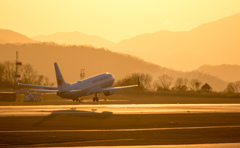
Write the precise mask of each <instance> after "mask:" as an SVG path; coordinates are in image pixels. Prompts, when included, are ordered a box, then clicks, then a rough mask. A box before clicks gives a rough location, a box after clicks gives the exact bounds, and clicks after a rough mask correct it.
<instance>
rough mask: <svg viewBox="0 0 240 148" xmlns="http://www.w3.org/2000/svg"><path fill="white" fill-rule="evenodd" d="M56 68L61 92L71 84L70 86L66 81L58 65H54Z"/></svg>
mask: <svg viewBox="0 0 240 148" xmlns="http://www.w3.org/2000/svg"><path fill="white" fill-rule="evenodd" d="M54 67H55V72H56V79H57V85H58V89H59V90H64V88H66V87H67V86H68V85H70V84H68V83H66V82H65V81H64V79H63V76H62V73H61V71H60V69H59V67H58V64H57V63H54Z"/></svg>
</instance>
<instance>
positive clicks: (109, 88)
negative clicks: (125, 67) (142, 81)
mask: <svg viewBox="0 0 240 148" xmlns="http://www.w3.org/2000/svg"><path fill="white" fill-rule="evenodd" d="M137 86H139V85H129V86H120V87H106V88H103V89H101V91H111V90H118V89H124V88H131V87H137Z"/></svg>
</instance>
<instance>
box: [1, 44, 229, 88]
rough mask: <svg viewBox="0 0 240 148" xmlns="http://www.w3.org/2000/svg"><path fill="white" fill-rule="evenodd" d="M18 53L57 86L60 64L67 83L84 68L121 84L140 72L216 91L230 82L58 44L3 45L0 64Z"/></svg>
mask: <svg viewBox="0 0 240 148" xmlns="http://www.w3.org/2000/svg"><path fill="white" fill-rule="evenodd" d="M16 51H18V52H19V57H20V61H22V62H23V64H24V63H30V64H31V65H33V67H34V68H35V69H37V70H38V71H39V73H40V74H43V75H45V76H47V77H49V78H50V81H52V82H56V78H55V71H54V66H53V63H54V62H58V65H59V67H60V69H61V71H62V74H63V76H64V77H65V81H67V82H69V83H73V82H75V81H77V80H79V78H80V70H81V69H82V68H84V69H86V77H90V76H94V75H96V74H99V73H104V72H109V73H112V74H113V75H114V76H115V78H116V80H118V79H121V78H124V77H125V76H128V75H131V74H132V73H136V72H140V73H148V74H150V75H151V76H153V79H154V80H156V79H157V77H159V76H161V75H163V74H166V75H169V76H171V77H173V78H174V79H176V78H178V77H184V78H188V79H189V80H191V79H199V80H200V81H202V83H209V84H210V85H211V86H212V87H213V89H214V90H216V91H219V90H223V89H224V88H225V87H226V85H227V82H225V81H223V80H221V79H219V78H217V77H215V76H212V75H209V74H204V73H202V72H198V71H192V72H180V71H176V70H173V69H168V68H164V67H161V66H158V65H156V64H152V63H149V62H146V61H143V60H142V59H139V58H137V57H133V56H130V55H126V54H120V53H116V52H112V51H110V50H107V49H103V48H94V47H91V46H76V45H66V46H64V45H59V44H56V43H29V44H0V53H1V54H0V62H3V61H9V60H10V61H14V60H15V54H16Z"/></svg>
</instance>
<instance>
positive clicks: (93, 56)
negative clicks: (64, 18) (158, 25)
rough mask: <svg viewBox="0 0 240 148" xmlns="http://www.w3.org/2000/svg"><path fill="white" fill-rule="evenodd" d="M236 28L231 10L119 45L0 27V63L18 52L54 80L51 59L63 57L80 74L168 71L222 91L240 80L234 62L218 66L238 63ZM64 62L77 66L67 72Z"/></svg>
mask: <svg viewBox="0 0 240 148" xmlns="http://www.w3.org/2000/svg"><path fill="white" fill-rule="evenodd" d="M239 26H240V14H236V15H233V16H230V17H227V18H223V19H220V20H217V21H214V22H210V23H206V24H203V25H201V26H199V27H196V28H194V29H192V30H190V31H178V32H171V31H159V32H156V33H152V34H142V35H138V36H135V37H133V38H130V39H126V40H123V41H121V42H119V43H113V42H111V41H108V40H105V39H103V38H101V37H98V36H90V35H87V34H83V33H80V32H70V33H55V34H53V35H49V36H44V35H40V36H36V37H34V38H33V39H31V38H29V37H27V36H25V35H22V34H19V33H17V32H14V31H11V30H4V29H0V44H1V45H0V53H1V56H0V57H1V58H0V59H1V60H0V61H4V60H10V59H12V60H14V58H15V52H16V50H19V52H20V54H21V58H22V60H23V62H24V63H31V64H33V65H34V67H36V68H37V70H38V71H40V72H41V73H42V74H44V75H46V76H49V77H50V79H51V80H52V81H55V75H53V74H54V71H53V68H52V63H54V62H55V61H59V62H60V63H61V62H62V61H65V62H63V68H64V69H65V70H66V71H73V72H74V73H79V72H80V68H85V69H88V70H87V73H88V74H89V75H88V76H92V75H94V74H97V73H99V72H106V71H109V72H111V73H113V74H114V75H116V77H117V78H123V77H124V76H126V75H129V74H131V73H133V72H144V73H150V74H152V75H153V77H154V78H155V79H156V78H157V77H158V76H160V75H162V74H168V75H170V76H173V77H174V78H177V77H187V78H189V79H193V78H197V79H200V80H201V81H203V82H209V84H211V85H212V86H213V87H214V89H215V90H223V89H224V88H225V87H226V84H227V82H233V81H237V80H240V79H239V78H238V77H239V75H240V69H239V66H238V65H233V64H232V65H226V64H225V65H223V64H224V63H228V64H231V63H234V64H240V60H238V59H239V58H238V53H239V48H240V27H239ZM42 42H45V43H42ZM46 42H56V43H58V44H55V43H46ZM13 43H23V44H13ZM59 44H61V45H59ZM76 45H81V46H76ZM82 45H84V46H82ZM95 47H102V48H95ZM107 49H109V50H107ZM67 51H71V52H67ZM113 51H114V52H113ZM116 51H118V53H117V52H116ZM123 53H127V54H132V55H133V56H131V55H126V54H123ZM5 55H6V56H5ZM38 55H39V56H38ZM9 57H11V58H9ZM69 57H70V58H69ZM137 57H140V58H141V59H144V60H145V61H144V60H141V59H140V58H137ZM43 59H44V60H43ZM39 61H41V64H39ZM146 61H148V62H146ZM153 63H155V64H153ZM205 63H207V64H208V65H206V64H205ZM219 63H220V64H219ZM221 63H222V64H221ZM203 64H205V65H203ZM42 65H43V66H42ZM69 65H71V67H79V68H78V69H77V70H75V69H71V70H70V69H69ZM158 65H161V66H164V67H161V66H158ZM198 65H199V66H198ZM200 65H203V66H201V67H200ZM210 65H218V66H210ZM174 66H176V67H182V68H183V69H185V68H186V67H189V66H190V67H194V68H192V69H196V67H199V68H198V69H196V70H194V71H189V72H182V71H176V70H173V67H174ZM165 67H170V68H171V69H169V68H165ZM71 73H72V72H71ZM67 77H69V78H70V81H72V82H73V81H74V80H77V79H78V78H79V77H78V76H70V75H68V76H67Z"/></svg>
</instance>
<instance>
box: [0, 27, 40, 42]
mask: <svg viewBox="0 0 240 148" xmlns="http://www.w3.org/2000/svg"><path fill="white" fill-rule="evenodd" d="M36 42H37V41H35V40H33V39H31V38H29V37H27V36H25V35H22V34H20V33H17V32H14V31H12V30H7V29H0V43H1V44H5V43H36Z"/></svg>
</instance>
